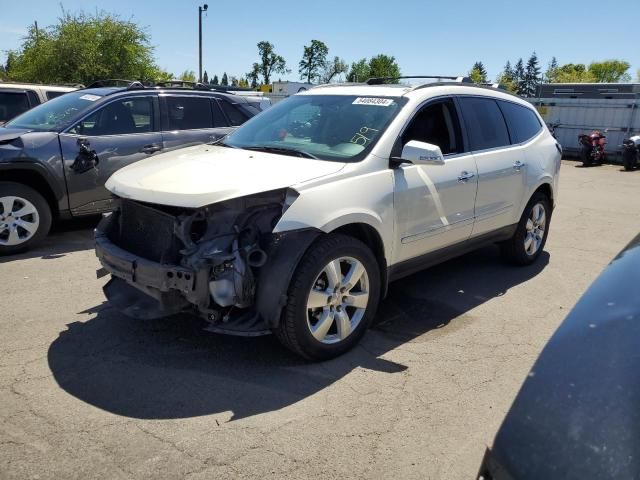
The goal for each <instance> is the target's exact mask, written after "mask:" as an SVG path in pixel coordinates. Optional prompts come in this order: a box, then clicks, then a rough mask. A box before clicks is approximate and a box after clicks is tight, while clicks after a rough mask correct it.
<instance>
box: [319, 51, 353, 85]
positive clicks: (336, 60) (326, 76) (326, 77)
mask: <svg viewBox="0 0 640 480" xmlns="http://www.w3.org/2000/svg"><path fill="white" fill-rule="evenodd" d="M348 70H349V66H348V65H347V63H346V62H345V61H344V59H342V58H340V57H333V60H332V61H328V62H325V64H324V67H323V72H322V77H321V81H322V83H331V80H333V79H334V77H336V75H342V74H343V73H347V71H348Z"/></svg>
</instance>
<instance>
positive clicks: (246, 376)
mask: <svg viewBox="0 0 640 480" xmlns="http://www.w3.org/2000/svg"><path fill="white" fill-rule="evenodd" d="M548 262H549V255H548V254H547V253H546V252H544V254H543V255H542V257H541V258H540V259H539V261H538V262H537V263H536V264H535V265H532V266H530V267H523V268H517V267H511V266H508V265H505V264H503V263H502V262H500V260H499V255H498V252H497V248H494V247H490V248H485V249H482V250H479V251H478V252H474V253H471V254H469V255H465V256H464V257H461V258H459V259H456V260H452V261H449V262H446V263H444V264H442V265H440V266H437V267H434V268H432V269H430V270H427V271H425V272H421V273H419V274H416V275H413V276H412V277H409V278H407V279H404V280H401V281H398V282H396V283H395V284H393V285H392V286H391V289H390V294H389V296H388V298H387V299H386V300H385V301H384V302H383V303H382V305H381V307H380V311H379V314H378V316H377V318H376V320H377V321H376V324H375V325H374V327H373V328H372V330H371V331H370V332H368V334H367V335H366V336H365V338H364V339H363V341H362V342H361V344H360V345H359V346H358V347H356V348H355V349H354V350H352V351H351V352H349V353H347V354H346V355H343V356H342V357H340V358H338V359H335V360H332V361H328V362H324V363H319V364H311V363H307V362H304V361H302V360H300V359H298V358H297V357H295V356H293V355H292V354H290V353H288V352H287V351H285V350H284V349H283V348H282V347H281V346H280V345H279V344H278V343H277V341H276V339H275V338H273V337H271V336H268V337H258V338H243V337H230V336H223V335H217V334H212V333H208V332H203V331H202V327H203V323H202V322H201V321H200V320H198V319H195V318H191V317H186V316H179V317H173V318H169V319H163V320H159V321H153V322H142V321H134V320H131V319H128V318H126V317H124V316H123V315H121V314H119V313H118V312H116V311H115V310H114V309H112V308H111V307H110V306H109V305H108V304H107V303H103V304H102V305H97V306H95V307H93V308H91V309H89V310H88V311H86V312H80V313H83V314H86V313H90V314H95V317H93V318H92V319H90V320H88V321H86V322H80V321H72V322H71V323H69V324H68V325H67V327H68V329H67V330H65V331H63V332H61V333H60V335H59V337H58V338H57V339H56V340H55V341H54V342H53V343H52V344H51V346H50V348H49V351H48V361H49V367H50V369H51V371H52V372H53V376H54V378H55V379H56V381H57V382H58V384H59V385H60V387H62V388H63V389H64V390H65V391H66V392H68V393H69V394H71V395H73V396H75V397H77V398H78V399H80V400H82V401H84V402H87V403H89V404H91V405H93V406H95V407H98V408H101V409H104V410H107V411H109V412H112V413H115V414H119V415H123V416H126V417H132V418H144V419H172V418H188V417H197V416H201V415H209V414H215V413H221V412H227V411H232V412H233V418H232V419H238V418H243V417H247V416H252V415H256V414H259V413H264V412H270V411H273V410H278V409H281V408H284V407H286V406H288V405H292V404H294V403H296V402H299V401H301V400H303V399H305V398H307V397H309V396H311V395H313V394H316V393H318V392H319V391H321V390H322V389H324V388H325V387H327V386H329V385H331V384H332V383H334V382H336V381H337V380H339V379H340V378H342V377H343V376H345V375H346V374H348V373H349V372H351V371H352V370H353V369H354V368H356V367H361V368H366V369H373V370H376V371H381V372H385V373H388V374H394V373H397V372H401V371H403V370H406V368H407V367H406V366H404V365H399V364H397V363H394V362H391V361H388V360H385V359H383V358H380V357H381V355H383V354H385V353H386V352H389V351H390V350H392V349H394V348H396V347H398V346H399V345H402V344H404V343H406V342H409V341H412V340H414V339H416V338H418V337H420V336H422V335H424V334H426V333H429V335H432V334H433V335H446V334H448V333H450V331H451V330H452V329H457V328H464V327H465V322H469V321H473V319H472V318H471V319H470V320H469V318H468V317H469V316H465V315H464V314H465V313H466V312H468V311H469V310H471V309H472V308H474V307H476V306H478V305H480V304H482V303H484V302H486V301H489V300H491V299H492V298H494V297H496V296H500V295H503V294H505V293H506V292H507V291H508V290H509V289H510V288H512V287H513V286H515V285H518V284H520V283H522V282H525V281H527V280H529V279H531V278H533V277H534V276H536V275H537V274H538V273H540V272H541V271H542V270H543V269H544V267H545V266H546V265H547V264H548ZM445 327H446V328H445ZM426 340H427V341H428V338H427V339H426Z"/></svg>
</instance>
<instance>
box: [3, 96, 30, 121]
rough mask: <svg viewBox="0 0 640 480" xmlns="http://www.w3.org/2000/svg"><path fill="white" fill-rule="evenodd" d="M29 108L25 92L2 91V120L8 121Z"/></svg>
mask: <svg viewBox="0 0 640 480" xmlns="http://www.w3.org/2000/svg"><path fill="white" fill-rule="evenodd" d="M27 110H29V99H28V98H27V94H26V93H25V92H15V93H14V92H0V122H6V121H7V120H10V119H12V118H13V117H16V116H18V115H20V114H21V113H23V112H26V111H27Z"/></svg>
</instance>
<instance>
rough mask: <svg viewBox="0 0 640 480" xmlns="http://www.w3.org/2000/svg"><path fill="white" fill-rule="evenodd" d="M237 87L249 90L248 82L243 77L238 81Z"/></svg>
mask: <svg viewBox="0 0 640 480" xmlns="http://www.w3.org/2000/svg"><path fill="white" fill-rule="evenodd" d="M238 86H239V87H240V88H249V82H248V81H247V79H246V78H245V77H240V80H238Z"/></svg>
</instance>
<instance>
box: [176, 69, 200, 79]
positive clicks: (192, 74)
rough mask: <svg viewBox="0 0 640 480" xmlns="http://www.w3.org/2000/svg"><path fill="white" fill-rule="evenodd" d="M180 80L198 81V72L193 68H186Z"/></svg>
mask: <svg viewBox="0 0 640 480" xmlns="http://www.w3.org/2000/svg"><path fill="white" fill-rule="evenodd" d="M178 78H180V80H182V81H183V82H195V81H196V72H194V71H193V70H185V71H184V72H182V73H181V74H180V77H178Z"/></svg>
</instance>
